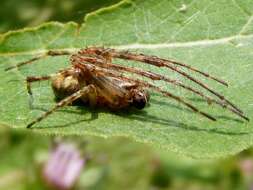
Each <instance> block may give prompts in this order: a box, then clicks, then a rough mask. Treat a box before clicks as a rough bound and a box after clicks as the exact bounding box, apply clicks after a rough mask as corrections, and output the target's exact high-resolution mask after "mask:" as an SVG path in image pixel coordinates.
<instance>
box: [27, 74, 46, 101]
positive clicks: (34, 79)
mask: <svg viewBox="0 0 253 190" xmlns="http://www.w3.org/2000/svg"><path fill="white" fill-rule="evenodd" d="M50 79H51V76H39V77H38V76H28V77H26V87H27V92H28V93H29V95H31V96H32V90H31V83H33V82H39V81H45V80H50Z"/></svg>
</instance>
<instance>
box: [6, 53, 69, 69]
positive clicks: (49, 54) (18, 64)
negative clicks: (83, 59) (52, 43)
mask: <svg viewBox="0 0 253 190" xmlns="http://www.w3.org/2000/svg"><path fill="white" fill-rule="evenodd" d="M70 54H72V52H71V51H64V50H62V51H61V50H49V51H47V52H45V53H43V54H40V55H37V56H36V57H34V58H31V59H29V60H27V61H23V62H20V63H17V64H16V65H13V66H10V67H7V68H6V69H5V71H9V70H11V69H14V68H19V67H22V66H24V65H27V64H32V63H34V62H35V61H38V60H40V59H43V58H45V57H47V56H62V55H70Z"/></svg>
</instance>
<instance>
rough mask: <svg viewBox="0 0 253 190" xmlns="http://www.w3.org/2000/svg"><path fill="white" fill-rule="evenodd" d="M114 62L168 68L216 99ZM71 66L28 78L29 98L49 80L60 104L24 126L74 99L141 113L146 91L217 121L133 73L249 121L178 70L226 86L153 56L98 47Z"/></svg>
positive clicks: (83, 53) (84, 51) (81, 53)
mask: <svg viewBox="0 0 253 190" xmlns="http://www.w3.org/2000/svg"><path fill="white" fill-rule="evenodd" d="M70 54H72V53H71V52H68V51H48V52H47V53H46V54H43V55H40V56H37V57H35V58H33V59H31V60H28V61H25V62H22V63H19V64H17V65H15V66H12V67H9V68H7V69H6V70H9V69H12V68H15V67H20V66H23V65H25V64H31V63H33V62H34V61H36V60H39V59H41V58H43V57H45V56H60V55H70ZM113 58H120V59H124V60H133V61H137V62H142V63H145V64H151V65H154V66H157V67H165V68H168V69H170V70H173V71H175V72H177V73H178V74H180V75H182V76H184V77H185V78H188V79H189V80H191V81H193V82H195V83H196V84H198V85H199V86H201V87H202V88H204V89H205V90H207V91H209V92H210V93H212V94H213V95H214V96H216V97H217V98H213V97H211V96H208V95H205V94H204V93H203V92H201V91H199V90H198V89H195V88H193V87H190V86H187V85H185V84H183V83H182V82H180V81H178V80H173V79H170V78H168V77H166V76H163V75H160V74H157V73H154V72H151V71H146V70H141V69H138V68H133V67H127V66H123V65H119V64H113V63H112V59H113ZM70 62H71V65H72V66H71V67H70V68H67V69H64V70H61V71H59V72H58V73H56V74H53V75H49V76H39V77H37V76H29V77H27V80H26V81H27V90H28V93H29V94H30V95H32V91H31V83H32V82H35V81H44V80H51V82H52V88H53V91H54V94H55V96H56V97H57V98H59V99H60V101H59V102H58V103H57V104H56V105H55V106H54V107H53V108H52V109H51V110H49V111H47V112H45V113H44V114H43V115H41V116H40V117H38V118H37V119H35V120H34V121H32V122H31V123H29V124H28V125H27V128H30V127H31V126H32V125H34V124H35V123H37V122H40V121H41V120H42V119H44V118H46V117H47V116H48V115H49V114H51V113H53V112H54V111H55V110H56V109H58V108H60V107H63V106H66V105H69V104H71V103H72V102H74V101H75V100H77V99H80V100H81V101H83V102H87V103H89V105H91V106H104V107H109V108H112V109H113V110H118V109H122V108H126V107H129V106H134V107H136V108H138V109H142V108H144V107H145V105H146V104H147V102H148V101H149V93H148V91H147V90H148V89H151V90H153V91H156V92H158V93H160V94H162V95H164V96H166V97H169V98H172V99H174V100H176V101H178V102H180V103H182V104H184V105H185V106H187V107H188V108H190V109H191V110H193V111H194V112H196V113H199V114H201V115H202V116H204V117H206V118H208V119H210V120H213V121H216V119H215V118H214V117H213V116H211V115H209V114H208V113H205V112H203V111H200V110H199V109H198V108H196V107H195V106H194V105H192V104H191V103H188V102H187V101H185V100H184V99H183V98H181V97H179V96H176V95H174V94H172V93H170V92H168V91H165V90H162V89H161V88H160V87H158V86H155V85H153V84H152V83H149V82H146V81H145V80H140V79H137V78H130V77H129V76H127V75H125V74H126V73H134V74H137V75H140V76H144V77H146V78H149V79H152V80H162V81H165V82H168V83H171V84H173V85H176V86H180V87H182V88H184V89H185V90H188V91H191V92H192V93H194V94H196V95H198V96H200V97H201V98H203V99H204V100H206V101H207V102H208V104H211V103H215V104H217V105H219V106H221V107H223V108H226V109H228V110H230V111H231V112H233V113H235V114H236V115H238V116H240V117H241V118H243V119H245V120H247V121H249V118H248V117H246V116H245V115H244V113H243V112H242V111H241V110H240V109H239V108H238V107H237V106H235V105H234V104H233V103H232V102H230V101H229V100H227V99H226V98H225V97H224V96H223V95H221V94H219V93H218V92H216V91H215V90H213V89H211V88H210V87H209V86H208V85H206V84H204V83H202V82H201V81H199V80H198V79H195V78H194V77H192V76H191V75H189V74H187V73H186V72H184V71H182V70H181V69H180V67H184V68H187V69H188V70H190V71H194V72H197V73H199V74H201V75H203V76H205V77H207V78H209V79H212V80H215V81H217V82H219V83H221V84H223V85H225V86H228V84H227V83H226V82H224V81H222V80H220V79H218V78H215V77H213V76H210V75H209V74H207V73H204V72H202V71H200V70H198V69H196V68H193V67H191V66H189V65H185V64H183V63H179V62H176V61H172V60H166V59H161V58H159V57H156V56H148V55H144V54H136V53H130V52H127V51H117V50H115V49H108V48H101V47H89V48H86V49H82V50H80V51H79V52H77V53H74V54H72V55H71V58H70Z"/></svg>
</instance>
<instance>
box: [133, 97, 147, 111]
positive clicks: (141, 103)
mask: <svg viewBox="0 0 253 190" xmlns="http://www.w3.org/2000/svg"><path fill="white" fill-rule="evenodd" d="M146 103H147V99H146V97H145V95H144V94H142V96H140V95H137V96H135V97H134V99H133V103H132V104H133V106H134V107H136V108H137V109H143V108H144V107H145V105H146Z"/></svg>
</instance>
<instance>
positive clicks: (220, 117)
mask: <svg viewBox="0 0 253 190" xmlns="http://www.w3.org/2000/svg"><path fill="white" fill-rule="evenodd" d="M187 99H188V100H189V101H192V102H201V103H206V101H205V100H203V99H201V98H187ZM152 103H154V104H157V105H160V106H168V107H170V108H175V109H178V110H180V111H182V112H186V113H194V112H193V111H192V110H190V109H188V108H182V107H179V106H175V105H173V104H171V103H168V102H164V101H159V100H152ZM207 106H208V104H207ZM215 118H217V119H219V120H224V121H233V122H236V123H240V124H242V123H244V122H243V121H242V120H240V119H237V118H234V117H230V116H225V115H215Z"/></svg>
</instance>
